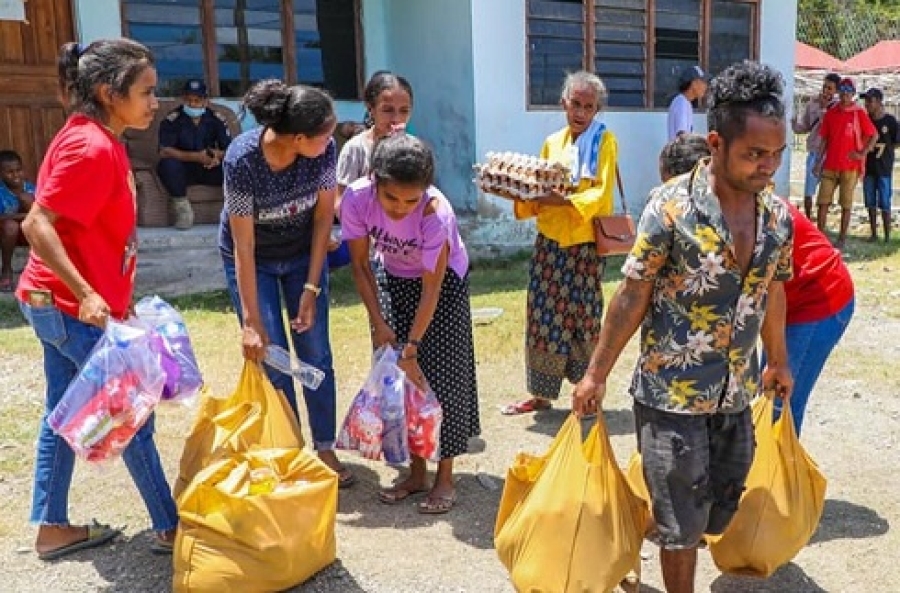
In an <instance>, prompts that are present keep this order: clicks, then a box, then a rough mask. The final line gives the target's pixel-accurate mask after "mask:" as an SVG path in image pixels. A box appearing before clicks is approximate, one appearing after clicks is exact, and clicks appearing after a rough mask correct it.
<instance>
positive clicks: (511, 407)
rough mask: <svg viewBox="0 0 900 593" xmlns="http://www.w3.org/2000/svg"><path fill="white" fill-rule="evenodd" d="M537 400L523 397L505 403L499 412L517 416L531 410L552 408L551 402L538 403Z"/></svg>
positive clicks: (539, 410) (538, 410) (537, 410)
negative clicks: (519, 399)
mask: <svg viewBox="0 0 900 593" xmlns="http://www.w3.org/2000/svg"><path fill="white" fill-rule="evenodd" d="M536 402H537V400H536V399H534V398H532V399H523V400H521V401H517V402H513V403H511V404H507V405H505V406H503V407H502V408H500V413H501V414H503V415H504V416H519V415H521V414H530V413H532V412H542V411H544V410H549V409H551V408H553V404H551V403H550V402H549V401H548V402H547V403H546V404H538V403H536Z"/></svg>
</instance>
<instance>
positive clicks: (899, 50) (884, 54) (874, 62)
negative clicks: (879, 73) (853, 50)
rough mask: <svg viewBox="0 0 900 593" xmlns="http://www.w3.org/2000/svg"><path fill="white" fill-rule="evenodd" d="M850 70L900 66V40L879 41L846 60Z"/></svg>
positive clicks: (882, 68) (883, 68)
mask: <svg viewBox="0 0 900 593" xmlns="http://www.w3.org/2000/svg"><path fill="white" fill-rule="evenodd" d="M846 66H847V69H848V70H858V71H861V70H867V71H868V70H885V69H894V68H900V40H897V39H892V40H886V41H879V42H878V43H876V44H875V45H873V46H872V47H870V48H869V49H867V50H865V51H861V52H859V53H858V54H856V55H855V56H853V57H852V58H850V59H849V60H847V62H846Z"/></svg>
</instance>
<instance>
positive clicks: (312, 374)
mask: <svg viewBox="0 0 900 593" xmlns="http://www.w3.org/2000/svg"><path fill="white" fill-rule="evenodd" d="M265 363H266V364H267V365H269V366H270V367H272V368H273V369H275V370H278V371H281V372H282V373H284V374H285V375H291V376H293V377H294V378H295V379H297V380H298V381H300V384H301V385H303V386H304V387H309V388H310V389H317V388H318V387H319V385H321V384H322V380H323V379H325V373H324V372H322V371H320V370H319V369H317V368H316V367H314V366H312V365H310V364H306V363H305V362H303V361H302V360H300V359H298V358H297V357H296V356H294V355H293V354H291V353H290V352H288V351H287V350H285V349H284V348H282V347H281V346H277V345H275V344H269V345H268V346H266V358H265Z"/></svg>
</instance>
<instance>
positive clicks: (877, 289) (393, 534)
mask: <svg viewBox="0 0 900 593" xmlns="http://www.w3.org/2000/svg"><path fill="white" fill-rule="evenodd" d="M875 266H877V273H878V277H879V278H881V279H882V280H879V282H881V284H875V285H874V287H873V288H869V289H868V290H861V291H860V293H859V294H858V299H857V313H856V316H855V318H854V320H853V322H852V323H851V325H850V328H849V330H848V332H847V334H846V335H845V336H844V339H843V341H842V343H841V345H840V346H839V348H838V350H837V351H836V352H835V353H834V354H833V356H832V359H831V361H830V362H829V365H828V366H827V367H826V369H825V372H824V373H823V375H822V377H821V379H820V381H819V384H818V386H817V389H816V392H815V393H814V394H813V397H812V401H811V403H810V406H809V409H808V411H807V419H806V423H805V425H804V433H803V443H804V445H805V446H806V447H807V449H808V451H809V452H810V453H811V455H812V457H813V458H814V459H815V460H816V461H817V462H818V463H819V465H820V467H821V468H822V470H823V472H824V474H825V475H826V476H827V478H828V491H827V497H826V498H827V500H826V503H825V511H824V514H823V517H822V521H821V523H820V526H819V529H818V531H817V532H816V534H815V535H814V537H813V539H812V541H811V542H810V544H809V545H808V546H807V547H806V548H805V549H804V550H803V551H802V552H801V553H800V554H799V555H798V556H797V557H796V558H795V559H794V561H793V562H791V563H790V564H788V565H786V566H784V567H782V568H781V569H780V570H779V571H778V572H777V573H776V574H775V575H774V576H772V577H771V578H769V579H767V580H755V579H748V578H735V577H728V576H723V575H722V574H721V573H719V571H718V570H717V569H716V568H715V566H714V565H713V563H712V561H711V559H710V557H709V555H708V554H707V553H706V552H701V553H700V563H699V568H698V576H697V591H712V592H715V593H744V592H749V593H763V592H767V593H820V592H835V593H856V592H866V593H893V592H896V591H900V570H898V564H897V560H898V559H900V535H898V533H900V532H898V530H897V529H896V527H895V526H896V525H898V524H900V494H898V493H900V472H898V471H897V468H900V380H898V377H900V372H898V371H897V370H896V369H897V361H898V360H900V340H898V339H897V336H900V318H898V317H897V316H896V311H897V307H896V305H893V306H890V307H885V306H884V303H885V302H886V301H892V302H893V303H896V302H897V299H900V282H898V281H897V280H896V276H895V274H896V271H893V272H892V271H891V270H888V269H886V268H885V269H882V265H881V264H878V263H862V262H859V263H851V270H852V271H853V273H854V275H855V276H857V277H858V278H861V277H862V276H865V275H867V274H869V273H871V272H873V271H875ZM892 313H893V314H892ZM507 314H511V312H508V313H507ZM479 331H484V330H482V329H480V328H476V340H477V339H478V332H479ZM515 339H518V337H516V338H515ZM634 347H635V341H634V340H633V341H632V344H631V345H630V347H629V350H628V351H626V353H625V354H623V357H622V360H621V361H620V363H619V365H618V367H617V368H616V370H615V372H614V374H613V376H612V378H611V382H610V387H609V395H608V398H607V402H606V404H605V408H606V410H605V419H606V422H607V423H608V427H609V430H610V434H611V435H612V441H613V445H614V447H615V449H616V453H617V457H618V459H619V460H620V462H621V463H623V464H624V463H625V462H626V461H627V459H628V457H629V455H630V454H631V452H632V450H633V448H634V446H635V441H634V434H633V428H632V427H633V418H632V414H631V411H630V400H629V397H628V395H627V393H626V385H627V382H628V379H629V376H630V371H631V364H632V361H633V360H634ZM361 366H362V365H361ZM478 371H479V384H480V396H481V404H482V408H481V409H482V427H483V434H482V437H481V438H480V439H475V440H473V442H472V447H471V448H472V454H471V455H469V456H466V457H464V458H461V459H460V460H459V462H458V464H457V476H458V482H457V489H458V493H459V496H460V501H459V503H458V506H457V507H456V508H455V509H454V510H453V511H452V512H451V513H450V514H448V515H444V516H433V517H427V516H423V515H419V514H418V513H417V512H416V510H415V506H414V503H409V504H401V505H398V506H385V505H383V504H380V503H379V502H378V501H377V499H376V492H377V489H378V488H379V487H381V486H385V485H388V484H390V483H391V481H392V480H394V479H395V478H396V477H397V476H398V472H397V471H396V470H394V469H391V468H388V467H386V466H384V465H382V464H377V463H369V462H363V461H361V460H359V459H358V458H354V457H352V456H345V457H344V459H345V460H346V462H347V464H348V465H350V466H351V467H352V468H353V470H354V471H355V472H356V474H357V476H358V477H359V481H358V483H357V484H356V485H355V486H354V487H353V488H351V489H349V490H347V491H342V492H341V494H340V503H339V510H338V520H337V540H338V561H337V562H336V563H335V564H334V565H332V566H331V567H329V568H327V569H326V570H324V571H323V572H321V573H320V574H318V575H317V576H316V577H314V578H313V579H311V580H310V581H309V582H307V583H305V584H303V585H301V586H299V587H296V588H295V589H292V591H293V592H295V593H320V592H322V593H324V592H328V593H355V592H372V593H406V592H409V593H413V592H416V593H418V592H429V593H431V592H435V593H437V592H474V593H493V592H498V593H499V592H509V591H512V590H513V589H512V586H511V585H510V584H509V581H508V579H507V575H506V571H505V569H504V568H503V566H502V565H501V564H500V562H499V560H498V559H497V556H496V553H495V551H494V549H493V541H492V540H493V537H492V534H493V525H494V517H495V513H496V509H497V505H498V501H499V498H500V492H501V488H502V480H503V477H504V476H505V473H506V469H507V467H508V466H509V464H510V462H511V461H512V460H513V458H514V456H515V454H516V452H517V451H519V450H528V451H531V452H543V451H544V450H546V448H547V446H548V444H549V443H550V441H551V440H552V438H553V436H554V435H555V433H556V431H557V429H558V428H559V426H560V425H561V424H562V422H563V421H564V420H565V418H566V414H567V413H568V410H567V406H568V398H563V399H562V400H561V401H560V403H559V406H558V409H557V410H553V411H550V412H545V413H541V414H538V415H535V416H523V417H516V418H508V417H503V416H501V415H500V414H499V413H498V411H497V410H498V406H499V405H500V404H502V403H504V402H506V401H509V400H510V399H512V398H518V397H521V396H522V390H523V387H524V369H523V364H522V361H521V357H516V358H514V359H512V360H511V361H509V362H506V363H503V364H498V363H491V364H486V363H481V364H479V368H478ZM238 372H239V369H238V368H237V367H235V368H234V369H233V372H231V373H230V374H228V373H225V374H223V375H221V376H214V377H207V380H208V381H209V382H210V383H211V385H212V387H213V389H214V390H215V391H217V392H220V393H225V392H227V390H228V389H230V388H231V387H232V386H233V385H234V384H235V381H236V379H237V375H238ZM337 372H338V386H339V391H340V403H339V410H340V412H341V413H343V411H344V410H346V407H347V405H348V403H349V399H350V398H351V397H352V395H353V392H354V389H355V387H356V386H358V385H359V383H360V380H361V378H362V376H363V374H364V372H365V369H364V368H354V369H347V368H338V369H337ZM41 376H42V373H41V369H40V363H39V362H34V361H27V360H25V359H24V358H23V357H20V356H9V355H7V354H6V353H3V355H2V356H0V415H2V414H4V411H5V410H22V409H23V408H24V409H26V410H31V411H34V412H35V414H36V411H37V410H38V409H39V407H40V406H41V403H40V402H41V400H42V391H43V384H42V379H41ZM30 406H33V408H30ZM35 414H29V415H28V416H29V417H28V420H27V422H26V421H24V420H23V421H22V422H21V423H19V424H17V423H15V422H13V423H10V422H8V421H6V422H4V423H2V426H4V427H9V428H5V429H4V432H3V433H2V434H0V505H2V509H3V513H0V593H6V592H15V593H19V592H32V591H33V592H46V591H52V592H79V593H80V592H96V591H102V592H109V593H112V592H121V593H125V592H128V593H132V592H135V593H142V592H163V591H168V590H169V589H170V583H171V578H172V569H171V561H170V560H169V559H168V558H164V557H159V556H153V555H151V554H150V553H149V544H150V541H151V540H150V538H151V533H150V532H149V531H148V519H147V516H146V512H145V510H144V508H143V505H142V503H141V501H140V499H139V497H138V495H137V492H136V491H135V489H134V487H133V486H132V484H131V481H130V479H129V478H128V476H127V473H126V471H125V469H124V466H123V465H122V464H121V462H119V463H115V464H113V465H111V466H108V467H100V468H97V467H88V466H86V465H85V464H79V465H78V466H77V470H76V476H75V480H74V485H73V489H72V492H71V496H70V505H71V508H72V519H73V520H74V521H86V520H89V519H90V518H92V517H96V518H98V519H100V520H102V521H105V522H110V523H112V524H115V525H117V526H122V527H124V531H125V535H124V536H123V537H122V538H120V539H119V540H118V541H117V542H116V543H115V544H114V545H112V546H110V547H108V548H104V549H101V550H95V551H85V552H82V553H79V554H76V555H73V556H71V557H69V558H67V559H65V560H62V561H59V562H56V563H49V564H45V563H42V562H40V561H39V560H37V558H36V557H35V555H34V554H33V552H32V551H31V545H32V542H33V538H34V530H33V528H30V527H28V526H27V516H28V507H29V502H30V491H31V478H30V475H29V473H30V469H26V470H24V471H8V470H7V469H5V468H7V467H19V466H21V463H24V462H25V460H27V463H29V464H30V459H31V458H32V449H31V445H30V444H29V442H28V441H29V440H30V439H32V438H33V431H34V424H33V422H32V418H33V416H34V415H35ZM193 414H194V410H192V409H190V408H184V407H166V408H163V409H162V410H161V411H160V417H159V419H158V421H157V442H158V443H159V446H160V449H161V451H162V455H163V459H164V464H165V467H166V470H167V472H168V475H169V477H170V478H174V475H175V472H176V470H177V463H178V459H179V456H180V454H181V448H182V445H183V439H184V435H185V434H186V432H187V430H188V429H189V426H190V423H191V419H192V417H193ZM307 436H308V435H307ZM17 460H22V462H19V461H17ZM29 467H30V466H29ZM644 552H645V554H644V555H645V557H646V559H645V560H644V562H643V573H644V574H643V585H642V588H641V591H644V592H645V593H655V592H659V591H662V590H663V586H662V579H661V576H660V573H659V568H658V554H657V552H656V549H655V548H654V547H653V546H650V545H649V544H648V545H645V548H644ZM598 562H602V558H598Z"/></svg>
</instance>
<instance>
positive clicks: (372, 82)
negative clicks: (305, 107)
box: [337, 70, 413, 207]
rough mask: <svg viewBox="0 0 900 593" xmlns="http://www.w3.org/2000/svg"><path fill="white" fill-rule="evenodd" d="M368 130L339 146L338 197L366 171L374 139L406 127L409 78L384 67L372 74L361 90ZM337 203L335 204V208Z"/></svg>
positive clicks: (410, 101)
mask: <svg viewBox="0 0 900 593" xmlns="http://www.w3.org/2000/svg"><path fill="white" fill-rule="evenodd" d="M363 99H364V100H365V102H366V110H367V111H368V113H367V115H366V120H367V122H371V126H370V127H369V129H368V130H366V131H365V132H363V133H362V134H357V135H356V136H354V137H353V138H351V139H350V140H349V141H347V143H346V144H345V145H344V147H343V149H341V154H340V156H339V157H338V165H337V182H338V196H339V198H338V200H340V196H342V195H343V194H344V190H345V189H346V188H347V186H348V185H350V184H351V183H353V182H354V181H356V180H357V179H360V178H362V177H365V176H367V175H368V174H369V161H370V159H371V157H372V147H373V146H374V145H375V141H376V140H379V139H381V138H384V137H385V136H387V135H389V134H390V133H391V132H394V131H402V130H404V129H406V124H407V122H409V117H410V115H411V114H412V106H413V91H412V86H410V84H409V81H407V80H406V79H405V78H403V77H402V76H398V75H396V74H393V73H391V72H388V71H386V70H380V71H378V72H376V73H375V74H373V75H372V78H370V79H369V82H368V83H367V84H366V88H365V90H364V91H363ZM339 206H340V204H338V207H339Z"/></svg>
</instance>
